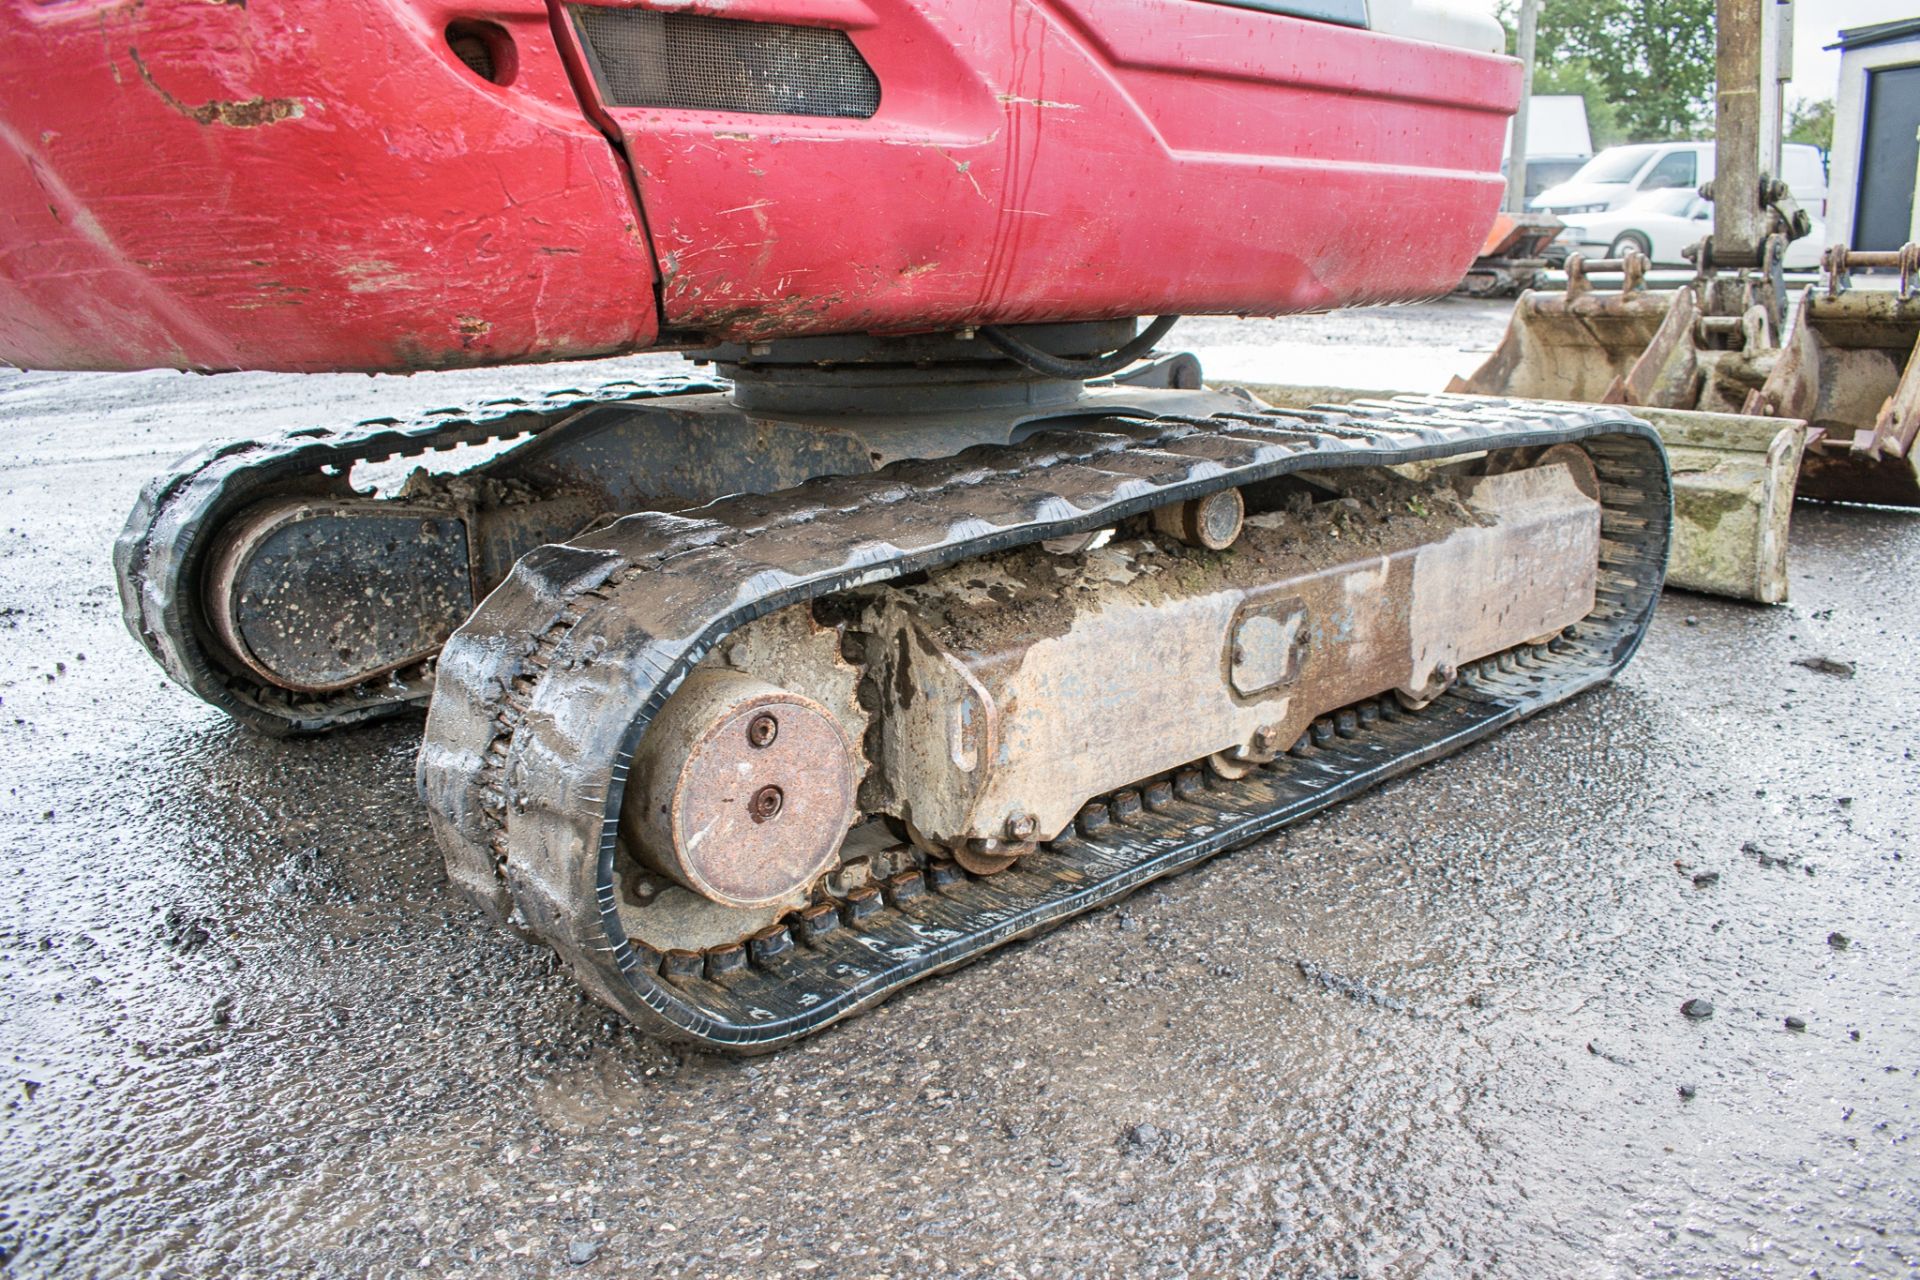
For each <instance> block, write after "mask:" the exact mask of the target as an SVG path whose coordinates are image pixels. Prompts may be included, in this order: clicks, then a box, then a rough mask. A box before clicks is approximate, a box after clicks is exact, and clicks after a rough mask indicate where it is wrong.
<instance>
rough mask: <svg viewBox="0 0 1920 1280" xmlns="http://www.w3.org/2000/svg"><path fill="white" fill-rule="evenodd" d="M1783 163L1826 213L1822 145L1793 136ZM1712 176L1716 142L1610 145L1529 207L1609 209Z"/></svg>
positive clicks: (1810, 203) (1804, 203)
mask: <svg viewBox="0 0 1920 1280" xmlns="http://www.w3.org/2000/svg"><path fill="white" fill-rule="evenodd" d="M1780 167H1781V168H1782V169H1784V170H1786V172H1785V173H1784V174H1783V175H1782V176H1783V177H1785V178H1786V180H1787V186H1788V187H1789V188H1790V189H1791V190H1792V191H1793V198H1794V199H1795V200H1796V201H1798V202H1799V204H1800V207H1801V208H1803V209H1805V210H1806V211H1807V212H1808V213H1811V214H1812V215H1813V216H1814V217H1816V218H1824V217H1826V214H1827V164H1826V158H1825V157H1824V156H1822V155H1821V153H1820V148H1818V147H1814V146H1809V145H1807V144H1806V143H1804V142H1789V143H1787V144H1786V145H1785V146H1784V147H1782V148H1781V152H1780ZM1711 177H1713V144H1712V143H1711V142H1641V143H1635V144H1634V145H1632V146H1627V147H1608V148H1607V149H1606V150H1605V151H1602V152H1601V153H1600V154H1599V155H1597V156H1595V157H1594V158H1593V159H1591V160H1589V161H1587V163H1586V164H1585V165H1584V166H1582V167H1581V169H1580V171H1579V172H1578V173H1576V174H1574V175H1573V176H1572V177H1571V178H1568V179H1567V180H1566V181H1565V182H1563V183H1561V184H1560V185H1559V186H1556V187H1548V188H1547V189H1546V190H1545V191H1542V192H1541V193H1540V194H1539V195H1537V196H1535V197H1534V198H1533V200H1532V201H1531V202H1529V204H1528V206H1527V207H1528V208H1530V209H1537V210H1540V211H1541V212H1544V213H1555V214H1568V213H1605V212H1607V211H1609V210H1612V209H1618V208H1620V207H1621V206H1622V205H1624V204H1626V203H1627V202H1628V201H1630V200H1633V199H1634V198H1635V197H1637V196H1640V195H1642V194H1643V193H1645V192H1648V191H1664V190H1667V189H1668V188H1672V187H1684V188H1686V189H1688V190H1692V189H1694V188H1697V187H1698V186H1699V185H1700V184H1701V183H1703V182H1705V181H1707V180H1708V179H1709V178H1711Z"/></svg>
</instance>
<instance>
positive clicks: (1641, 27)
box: [1500, 0, 1713, 142]
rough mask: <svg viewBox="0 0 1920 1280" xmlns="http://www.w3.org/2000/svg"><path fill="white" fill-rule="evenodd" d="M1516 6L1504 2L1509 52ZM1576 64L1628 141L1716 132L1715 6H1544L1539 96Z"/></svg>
mask: <svg viewBox="0 0 1920 1280" xmlns="http://www.w3.org/2000/svg"><path fill="white" fill-rule="evenodd" d="M1518 8H1519V5H1518V0H1501V7H1500V16H1501V20H1502V21H1503V22H1504V23H1505V24H1506V27H1507V33H1508V47H1509V48H1511V47H1512V38H1513V28H1514V23H1515V17H1516V14H1517V12H1518ZM1575 63H1584V64H1585V65H1586V68H1587V74H1588V75H1590V76H1591V77H1592V78H1593V80H1594V82H1595V83H1596V84H1597V86H1598V89H1599V90H1600V93H1599V96H1600V97H1601V98H1602V99H1603V100H1604V101H1605V103H1606V104H1607V105H1608V106H1610V107H1611V108H1612V120H1613V123H1614V126H1615V127H1616V128H1617V129H1618V130H1619V131H1620V133H1621V134H1623V135H1624V136H1625V137H1626V138H1629V139H1632V140H1634V141H1643V142H1659V141H1665V140H1667V139H1670V138H1686V137H1697V136H1703V135H1708V134H1710V132H1711V129H1712V124H1713V0H1541V5H1540V18H1539V25H1538V27H1537V35H1536V37H1535V42H1534V68H1535V69H1534V91H1535V92H1536V93H1537V92H1540V84H1541V82H1542V78H1543V77H1545V78H1547V79H1549V80H1551V79H1552V78H1553V77H1555V76H1558V75H1560V74H1561V73H1562V70H1561V69H1563V68H1566V67H1569V66H1571V65H1572V64H1575ZM1588 114H1589V117H1590V118H1591V117H1592V116H1593V115H1594V108H1593V104H1592V103H1591V102H1589V104H1588ZM1597 141H1598V139H1597V138H1596V142H1597Z"/></svg>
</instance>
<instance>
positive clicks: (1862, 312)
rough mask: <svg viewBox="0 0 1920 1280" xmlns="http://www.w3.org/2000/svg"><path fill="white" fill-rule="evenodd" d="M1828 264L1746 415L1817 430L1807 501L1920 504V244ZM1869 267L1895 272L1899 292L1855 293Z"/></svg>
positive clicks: (1835, 253)
mask: <svg viewBox="0 0 1920 1280" xmlns="http://www.w3.org/2000/svg"><path fill="white" fill-rule="evenodd" d="M1825 265H1826V271H1827V280H1826V283H1825V285H1824V286H1822V287H1819V288H1809V289H1807V290H1806V291H1805V292H1804V293H1803V294H1802V295H1801V297H1800V302H1799V307H1798V310H1797V312H1796V315H1795V321H1794V326H1793V329H1792V332H1791V333H1790V334H1789V335H1788V338H1787V343H1786V346H1785V349H1784V350H1782V351H1781V352H1780V355H1779V358H1778V360H1777V361H1776V362H1775V363H1774V365H1773V368H1772V370H1771V372H1770V373H1769V375H1768V377H1767V379H1766V382H1765V384H1764V385H1763V386H1762V387H1761V388H1760V389H1759V391H1758V392H1757V393H1756V394H1755V395H1754V397H1753V401H1752V403H1751V404H1750V406H1749V409H1750V411H1752V412H1766V413H1776V414H1782V415H1788V416H1793V417H1799V418H1805V419H1806V420H1807V421H1808V423H1809V424H1810V425H1811V426H1812V427H1813V429H1814V433H1815V434H1814V435H1813V437H1812V439H1811V441H1810V444H1809V448H1808V452H1807V459H1806V464H1805V466H1804V468H1803V470H1802V473H1801V480H1800V492H1801V493H1802V494H1804V495H1805V496H1807V497H1810V498H1825V499H1829V500H1832V501H1838V502H1874V503H1882V504H1886V505H1890V506H1902V507H1916V506H1920V459H1916V458H1915V456H1914V455H1915V443H1916V440H1920V290H1917V289H1916V284H1920V244H1908V245H1905V246H1903V247H1902V248H1901V249H1899V250H1897V251H1894V252H1890V253H1858V252H1853V251H1850V250H1849V249H1848V248H1847V247H1846V246H1845V245H1835V246H1834V247H1833V248H1832V249H1830V250H1829V251H1828V253H1827V257H1826V262H1825ZM1867 268H1880V269H1890V270H1894V271H1897V272H1898V273H1899V276H1898V281H1897V285H1896V288H1895V289H1894V290H1891V291H1885V290H1869V289H1858V288H1853V287H1851V286H1852V281H1851V277H1850V273H1851V271H1853V270H1856V269H1867Z"/></svg>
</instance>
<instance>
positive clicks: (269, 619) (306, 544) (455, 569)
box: [207, 500, 474, 693]
mask: <svg viewBox="0 0 1920 1280" xmlns="http://www.w3.org/2000/svg"><path fill="white" fill-rule="evenodd" d="M473 603H474V595H473V584H472V575H471V572H470V566H469V560H468V551H467V525H466V521H465V520H463V519H462V518H461V513H460V512H458V511H453V510H449V509H446V508H442V507H430V506H422V505H419V504H416V503H405V502H392V503H386V504H384V505H383V506H382V507H381V508H379V509H377V510H371V511H370V510H367V509H366V508H365V507H364V506H356V505H354V504H352V503H347V504H341V503H335V502H324V501H323V502H302V501H299V500H282V501H273V502H267V503H263V504H261V505H260V506H257V507H255V508H254V509H253V510H251V511H249V512H247V513H246V514H245V515H243V516H241V517H240V518H239V519H237V520H236V521H234V523H233V526H232V528H231V529H230V530H229V532H228V533H226V534H225V535H223V537H222V545H221V546H220V547H219V548H218V549H217V550H216V551H215V552H214V555H213V561H212V564H211V565H210V567H209V570H208V586H207V615H208V617H209V619H210V620H211V621H212V623H213V626H214V629H215V631H216V632H217V633H218V635H219V637H220V639H221V640H222V641H223V642H224V643H225V645H226V648H227V651H228V652H229V653H230V654H232V655H233V656H234V657H235V658H236V659H237V660H239V661H240V662H241V663H243V664H244V665H245V666H246V668H247V669H248V670H249V671H251V672H252V673H253V674H254V675H255V676H257V677H258V678H260V679H261V680H264V681H266V682H268V683H271V684H275V685H278V686H280V687H282V688H287V689H294V690H298V691H300V692H302V693H328V692H332V691H335V690H339V689H346V688H351V687H352V686H354V685H356V684H359V683H361V682H362V681H366V680H370V679H373V678H374V677H376V676H380V675H383V674H385V673H387V672H389V671H395V670H398V669H399V668H401V667H404V666H407V665H409V664H411V663H416V662H419V661H421V660H422V659H424V658H428V657H431V656H432V655H433V654H435V653H437V652H439V650H440V646H441V644H443V643H444V642H445V641H446V638H447V637H448V636H450V635H452V634H453V629H454V628H455V627H457V626H459V625H460V623H461V621H462V620H463V619H464V618H465V617H466V616H467V614H468V613H470V612H472V610H473Z"/></svg>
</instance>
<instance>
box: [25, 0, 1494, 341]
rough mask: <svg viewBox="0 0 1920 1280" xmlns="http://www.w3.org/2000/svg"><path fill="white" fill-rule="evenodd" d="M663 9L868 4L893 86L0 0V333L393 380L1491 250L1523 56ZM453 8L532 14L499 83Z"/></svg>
mask: <svg viewBox="0 0 1920 1280" xmlns="http://www.w3.org/2000/svg"><path fill="white" fill-rule="evenodd" d="M642 7H648V8H661V9H679V10H685V9H688V8H692V9H693V10H695V11H706V12H714V13H721V12H724V14H725V15H726V16H728V17H733V18H742V19H752V18H758V19H765V20H772V21H787V22H802V23H808V24H812V25H830V26H838V27H841V28H843V29H846V30H848V31H849V33H850V35H851V38H852V39H853V41H854V43H855V44H856V46H857V47H858V48H859V49H860V51H861V53H862V55H863V56H864V57H865V58H866V59H867V61H868V62H869V63H870V64H871V66H872V67H873V69H874V71H875V73H876V75H877V76H878V78H879V81H880V84H881V106H880V109H879V111H878V113H877V114H876V115H874V116H873V117H872V118H871V119H867V120H840V119H811V118H797V117H771V116H755V115H738V114H725V113H714V112H690V111H669V110H659V109H647V110H637V109H618V108H615V109H604V108H602V107H601V106H600V105H599V103H598V102H597V101H596V100H595V94H594V89H593V87H592V85H591V83H590V81H589V80H588V79H587V78H586V77H585V76H584V75H578V74H575V75H570V74H569V67H570V66H571V67H572V68H573V69H574V71H575V72H577V71H578V66H579V63H578V53H577V50H576V49H574V48H573V47H572V42H573V39H574V36H573V34H572V29H571V26H570V24H568V23H567V22H566V21H565V20H564V18H563V17H562V18H560V20H558V21H555V20H554V19H555V16H556V15H555V13H554V12H550V10H549V8H548V6H547V5H546V4H545V3H543V2H542V0H489V3H488V5H487V6H486V7H485V8H484V9H477V8H474V7H471V6H462V5H458V4H454V3H449V2H446V0H328V2H326V3H320V2H319V0H308V2H307V3H294V2H292V0H249V3H247V4H245V5H242V4H239V3H226V4H218V3H208V0H118V2H116V3H104V4H103V3H97V2H95V0H0V358H3V359H7V360H10V361H13V362H15V363H18V364H23V365H28V366H35V367H45V368H139V367H147V366H176V367H185V368H203V369H226V368H261V369H308V370H311V369H394V370H405V369H420V368H431V367H441V366H447V365H456V364H484V363H495V362H502V361H509V360H535V359H551V358H563V357H577V356H586V355H594V354H601V353H610V352H615V351H630V350H637V349H642V348H645V347H648V346H652V345H659V344H662V343H665V342H671V343H675V344H684V343H685V342H686V341H688V340H690V339H693V338H695V337H697V336H698V335H703V334H704V335H712V336H720V337H730V338H750V337H772V336H777V335H786V334H802V333H831V332H858V331H881V332H886V331H898V330H906V329H926V328H943V327H951V326H957V325H964V324H977V323H986V322H992V321H1022V320H1054V319H1068V318H1095V317H1107V316H1126V315H1140V314H1152V313H1158V312H1168V311H1178V312H1186V313H1195V314H1200V313H1218V312H1247V313H1276V312H1285V311H1298V310H1305V309H1313V308H1320V307H1330V306H1337V305H1343V304H1351V303H1356V302H1368V301H1390V300H1397V299H1404V298H1411V297H1419V296H1424V295H1428V294H1433V293H1438V292H1443V291H1445V290H1446V289H1448V288H1449V287H1451V286H1452V285H1453V284H1454V283H1455V282H1456V281H1457V280H1458V279H1459V276H1460V274H1461V272H1462V271H1463V270H1464V269H1465V267H1466V265H1467V263H1468V262H1469V261H1470V260H1471V259H1472V257H1473V255H1474V253H1475V251H1476V250H1477V249H1478V247H1479V244H1480V240H1481V237H1482V234H1483V233H1484V231H1485V229H1486V225H1487V223H1488V222H1489V221H1491V219H1492V217H1493V213H1494V210H1495V209H1496V207H1497V205H1498V203H1499V197H1500V192H1501V184H1500V180H1499V177H1498V173H1497V170H1498V165H1499V159H1500V150H1501V142H1502V135H1503V131H1504V124H1505V119H1506V116H1507V114H1508V113H1509V112H1510V111H1511V110H1512V108H1513V106H1514V104H1515V103H1516V102H1517V100H1518V96H1519V74H1518V70H1517V67H1516V65H1515V64H1514V63H1513V62H1511V61H1510V60H1508V59H1504V58H1495V57H1489V56H1486V55H1480V54H1473V53H1468V52H1465V51H1461V50H1455V49H1443V48H1440V47H1437V46H1431V45H1420V44H1414V43H1411V42H1407V41H1402V40H1397V39H1393V38H1391V37H1385V36H1377V35H1374V34H1372V33H1369V32H1364V31H1355V30H1350V29H1347V28H1341V27H1335V26H1330V25H1326V24H1322V23H1314V22H1307V21H1301V20H1297V19H1291V18H1285V17H1279V16H1276V15H1272V14H1266V13H1259V12H1254V11H1250V10H1244V9H1237V8H1232V7H1229V6H1225V5H1219V4H1210V3H1203V2H1201V0H1098V3H1096V2H1095V0H998V2H997V3H981V2H979V0H725V3H712V4H707V3H696V4H693V5H687V4H656V3H651V2H650V0H647V2H644V3H643V4H642ZM556 8H557V5H556ZM461 18H477V19H484V20H489V21H495V22H498V23H500V24H501V25H503V26H504V27H506V28H507V29H508V30H509V32H510V33H511V35H512V37H513V39H514V42H515V45H516V49H517V73H516V78H515V79H514V81H513V82H512V83H511V84H509V85H506V86H494V85H490V84H487V83H485V82H483V81H481V80H479V79H478V78H477V77H476V76H474V75H473V74H472V73H471V72H469V71H468V70H467V69H466V68H465V67H463V66H462V65H461V64H460V63H459V61H458V60H457V59H456V58H455V57H454V56H453V54H452V53H451V51H450V50H449V49H448V48H447V45H446V42H445V40H444V38H443V32H444V30H445V28H446V25H447V24H448V23H449V22H450V21H453V20H455V19H461ZM576 86H578V89H576ZM596 121H597V122H598V123H597V124H596ZM600 126H605V132H603V131H602V128H601V127H600ZM607 133H613V134H616V135H617V136H618V138H619V140H620V142H621V144H622V145H623V147H624V150H625V154H624V155H623V154H622V152H621V150H620V149H617V148H616V147H615V145H613V143H612V142H610V141H609V138H608V136H607ZM629 163H630V164H631V166H632V171H631V174H630V175H629V173H628V171H627V169H626V166H627V165H628V164H629ZM636 188H637V190H638V193H639V197H640V200H641V202H642V204H643V205H644V208H645V216H644V221H643V219H642V216H641V213H640V210H639V209H638V208H636V206H635V203H634V192H635V189H636ZM643 228H645V229H643ZM649 231H650V233H651V238H652V239H651V245H649V242H648V232H649ZM656 260H657V261H656ZM656 282H657V283H658V284H659V286H660V287H659V288H658V289H657V290H656V287H655V286H656ZM663 330H664V331H666V335H667V336H666V337H665V338H663V337H662V331H663Z"/></svg>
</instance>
